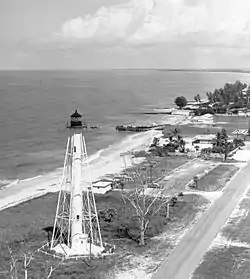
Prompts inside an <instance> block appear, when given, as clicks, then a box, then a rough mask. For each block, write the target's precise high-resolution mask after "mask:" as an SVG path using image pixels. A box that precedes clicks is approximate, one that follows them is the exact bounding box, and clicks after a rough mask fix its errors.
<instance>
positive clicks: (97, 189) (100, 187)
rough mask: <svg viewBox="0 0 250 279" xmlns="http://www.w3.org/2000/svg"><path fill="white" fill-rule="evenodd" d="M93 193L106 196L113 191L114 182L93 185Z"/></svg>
mask: <svg viewBox="0 0 250 279" xmlns="http://www.w3.org/2000/svg"><path fill="white" fill-rule="evenodd" d="M92 185H93V192H94V193H95V194H102V195H104V194H106V193H107V192H108V191H111V190H112V182H111V181H97V182H94V183H93V184H92Z"/></svg>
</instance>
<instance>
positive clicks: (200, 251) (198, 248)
mask: <svg viewBox="0 0 250 279" xmlns="http://www.w3.org/2000/svg"><path fill="white" fill-rule="evenodd" d="M249 185H250V163H248V164H247V165H246V166H245V167H244V168H242V170H241V171H240V172H238V173H237V175H236V176H235V177H234V179H233V180H232V181H231V182H230V183H229V184H228V185H227V187H226V188H225V190H224V192H223V195H222V196H221V197H220V198H219V199H218V200H216V202H215V203H214V204H213V205H212V206H211V207H210V208H209V209H208V210H207V211H206V212H205V213H204V215H203V216H202V217H201V219H200V220H199V221H198V222H197V223H196V224H195V225H194V227H193V228H192V229H191V230H190V231H189V232H187V234H186V235H185V236H184V238H183V239H182V240H181V241H180V243H179V245H178V246H177V247H176V249H175V250H174V251H173V253H172V254H171V255H170V256H169V257H168V258H167V259H166V260H165V261H163V263H162V264H161V266H160V267H159V269H158V270H157V271H156V273H155V274H154V275H153V276H152V277H151V278H152V279H189V278H190V277H191V276H192V273H193V272H194V271H195V269H196V267H197V266H198V265H199V263H200V262H201V260H202V257H203V255H204V254H205V252H206V250H207V249H208V248H209V246H210V244H211V243H212V241H213V239H214V238H215V237H216V235H217V233H218V232H219V230H220V228H221V227H222V226H223V225H224V224H225V222H226V220H227V219H228V217H229V216H230V214H231V212H232V211H233V209H234V208H235V207H236V205H237V203H238V202H239V201H240V199H241V197H242V196H243V194H244V193H245V192H246V191H247V189H248V187H249Z"/></svg>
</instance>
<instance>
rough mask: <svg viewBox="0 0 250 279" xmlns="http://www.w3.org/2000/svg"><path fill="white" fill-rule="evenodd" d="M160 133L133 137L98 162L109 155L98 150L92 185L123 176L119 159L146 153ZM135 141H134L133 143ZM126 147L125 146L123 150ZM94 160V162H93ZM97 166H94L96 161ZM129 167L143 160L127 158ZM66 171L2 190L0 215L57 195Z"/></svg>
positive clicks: (93, 167) (26, 180)
mask: <svg viewBox="0 0 250 279" xmlns="http://www.w3.org/2000/svg"><path fill="white" fill-rule="evenodd" d="M159 133H161V132H159V131H155V130H152V131H147V132H144V133H143V134H144V136H142V133H139V134H134V135H132V136H129V137H128V138H127V139H125V140H124V142H122V143H120V144H119V145H124V149H123V151H122V152H120V151H121V150H119V149H118V150H115V151H114V152H113V153H114V154H110V155H107V156H104V157H103V158H102V159H99V155H100V152H103V151H107V152H108V151H109V150H110V148H111V147H109V149H106V150H99V151H97V152H96V153H94V154H92V155H90V156H89V161H90V163H89V164H90V171H91V178H92V179H91V180H92V182H94V181H97V180H99V179H102V178H104V177H106V176H108V175H116V174H119V173H121V172H122V170H123V169H124V162H123V161H122V158H121V156H120V154H121V153H126V152H135V151H140V150H144V151H146V150H147V149H148V147H149V145H150V144H151V143H152V140H153V138H154V136H155V135H156V134H159ZM126 140H128V141H129V142H130V145H129V148H127V149H126V147H128V145H127V144H126ZM133 140H134V141H133ZM122 147H123V146H122ZM91 156H92V160H91ZM96 160H97V161H98V162H95V161H96ZM125 160H126V167H130V166H132V165H133V164H135V165H136V164H138V163H140V160H136V161H135V160H133V161H132V156H131V155H126V156H125ZM62 170H63V168H59V169H56V170H55V171H54V172H50V173H48V174H45V175H37V176H35V177H31V178H27V179H24V180H15V181H14V182H16V183H14V182H12V183H10V184H8V185H5V186H3V187H2V188H0V193H1V197H0V211H1V210H4V209H7V208H9V207H13V206H15V205H18V204H20V203H23V202H26V201H28V200H31V199H34V198H37V197H40V196H43V195H46V194H47V193H54V192H57V191H59V190H60V184H61V182H60V179H61V176H62Z"/></svg>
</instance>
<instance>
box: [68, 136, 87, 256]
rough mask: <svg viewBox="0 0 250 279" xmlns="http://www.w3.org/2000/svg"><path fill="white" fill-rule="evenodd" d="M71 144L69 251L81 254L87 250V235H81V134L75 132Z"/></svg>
mask: <svg viewBox="0 0 250 279" xmlns="http://www.w3.org/2000/svg"><path fill="white" fill-rule="evenodd" d="M71 141H72V142H71V144H72V149H73V150H72V188H71V249H72V250H74V251H76V252H78V253H81V252H82V253H83V252H85V251H86V249H87V239H88V235H86V234H84V233H83V227H82V222H83V220H82V218H83V194H82V164H81V160H82V158H81V155H82V142H81V141H82V133H81V132H80V131H79V132H77V131H75V132H74V134H73V135H72V137H71Z"/></svg>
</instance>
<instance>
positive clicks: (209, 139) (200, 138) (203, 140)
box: [192, 134, 216, 150]
mask: <svg viewBox="0 0 250 279" xmlns="http://www.w3.org/2000/svg"><path fill="white" fill-rule="evenodd" d="M215 139H216V135H215V134H209V135H197V136H195V137H194V138H193V139H192V146H193V147H194V148H195V146H198V147H199V149H200V150H201V149H203V148H209V147H210V148H212V146H213V142H214V140H215Z"/></svg>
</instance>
